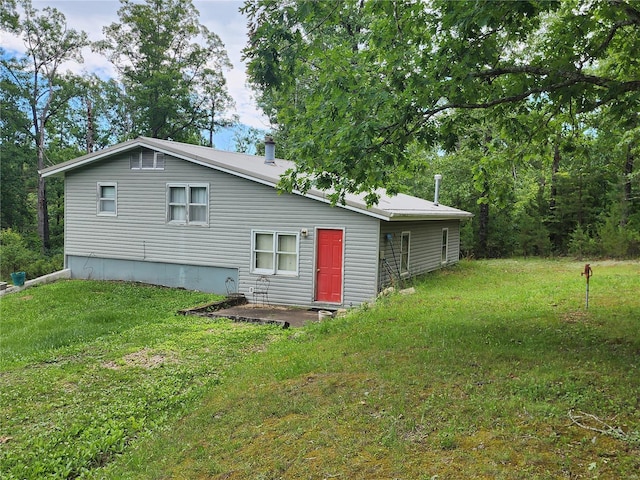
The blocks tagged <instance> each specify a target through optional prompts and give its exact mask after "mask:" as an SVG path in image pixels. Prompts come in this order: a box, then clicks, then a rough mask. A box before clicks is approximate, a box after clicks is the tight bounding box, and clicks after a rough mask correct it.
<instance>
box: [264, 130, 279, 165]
mask: <svg viewBox="0 0 640 480" xmlns="http://www.w3.org/2000/svg"><path fill="white" fill-rule="evenodd" d="M264 163H265V165H275V164H276V142H274V141H273V137H272V136H270V135H267V136H266V137H264Z"/></svg>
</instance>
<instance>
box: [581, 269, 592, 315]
mask: <svg viewBox="0 0 640 480" xmlns="http://www.w3.org/2000/svg"><path fill="white" fill-rule="evenodd" d="M580 275H581V276H582V275H584V276H585V278H586V279H587V295H586V297H585V308H587V309H588V308H589V278H590V277H591V276H592V275H593V270H591V265H589V264H588V263H586V264H585V265H584V272H582V273H581V274H580Z"/></svg>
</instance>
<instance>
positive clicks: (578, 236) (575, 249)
mask: <svg viewBox="0 0 640 480" xmlns="http://www.w3.org/2000/svg"><path fill="white" fill-rule="evenodd" d="M569 254H571V255H573V256H575V257H576V258H577V259H578V260H581V259H582V258H584V257H589V256H593V255H597V254H598V242H597V241H596V239H595V238H593V237H592V235H591V232H590V231H589V229H588V228H587V229H584V228H583V227H582V225H580V224H578V226H577V227H576V228H575V230H574V231H573V232H571V233H570V234H569Z"/></svg>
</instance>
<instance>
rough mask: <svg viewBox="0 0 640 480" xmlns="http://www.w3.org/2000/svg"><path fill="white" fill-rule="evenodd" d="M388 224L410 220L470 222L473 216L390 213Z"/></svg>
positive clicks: (468, 214) (451, 213)
mask: <svg viewBox="0 0 640 480" xmlns="http://www.w3.org/2000/svg"><path fill="white" fill-rule="evenodd" d="M388 217H389V218H388V220H389V221H390V222H409V221H412V220H470V219H471V218H473V214H472V213H469V212H460V213H453V212H449V213H445V212H443V213H398V212H390V214H389V215H388Z"/></svg>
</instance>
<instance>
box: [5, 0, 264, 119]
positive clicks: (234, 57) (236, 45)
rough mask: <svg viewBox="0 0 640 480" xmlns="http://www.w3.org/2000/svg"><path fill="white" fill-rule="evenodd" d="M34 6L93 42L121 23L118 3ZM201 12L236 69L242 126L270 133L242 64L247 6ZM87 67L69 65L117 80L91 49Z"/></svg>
mask: <svg viewBox="0 0 640 480" xmlns="http://www.w3.org/2000/svg"><path fill="white" fill-rule="evenodd" d="M32 4H33V6H34V7H35V8H36V9H38V10H42V9H43V8H44V7H55V8H57V9H58V10H60V12H62V13H63V14H64V16H65V17H66V19H67V25H68V27H69V28H73V29H76V30H83V31H85V32H86V33H87V34H88V36H89V39H90V40H91V41H96V40H101V39H103V38H104V36H103V33H102V29H103V27H105V26H107V25H110V24H111V23H114V22H117V21H118V9H119V8H120V2H119V1H118V0H32ZM193 4H194V6H195V7H196V8H197V9H198V11H199V12H200V23H202V24H203V25H204V26H206V27H207V28H208V29H209V30H210V31H212V32H214V33H216V34H217V35H218V36H219V37H220V39H221V40H222V42H223V43H224V44H225V47H226V49H227V53H228V55H229V60H231V63H232V64H233V69H231V70H229V71H226V72H225V77H226V79H227V87H228V89H229V93H230V95H231V96H232V97H233V99H234V100H235V102H236V111H235V113H236V114H238V116H239V117H240V122H241V123H243V124H245V125H249V126H252V127H256V128H259V129H262V130H268V129H269V122H268V120H267V118H266V117H265V116H264V115H262V113H261V112H260V110H259V109H258V107H257V106H256V102H255V100H254V98H253V92H252V91H251V90H250V89H249V87H247V86H246V79H247V76H246V67H245V65H244V64H243V62H242V61H241V60H240V57H241V51H242V49H243V48H244V46H245V45H246V42H247V21H246V18H245V17H244V16H243V15H242V14H241V13H240V12H239V8H240V7H241V6H242V4H243V2H242V1H240V0H193ZM1 35H2V36H1V37H0V43H1V44H2V46H3V48H4V49H5V50H7V51H9V52H11V51H15V52H24V44H23V42H22V40H20V39H19V38H17V37H12V36H10V35H8V34H5V33H4V32H3V33H2V34H1ZM82 55H83V58H84V63H83V64H82V65H78V64H77V63H75V62H74V63H69V64H67V65H66V66H67V68H68V69H69V70H71V71H72V72H74V73H81V72H83V71H84V72H89V73H97V74H98V75H100V76H102V77H115V76H116V73H115V70H114V68H113V66H112V65H111V64H110V62H109V61H108V60H107V59H106V58H105V57H104V56H103V55H101V54H99V53H94V52H92V51H91V49H90V48H86V49H84V50H83V52H82Z"/></svg>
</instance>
